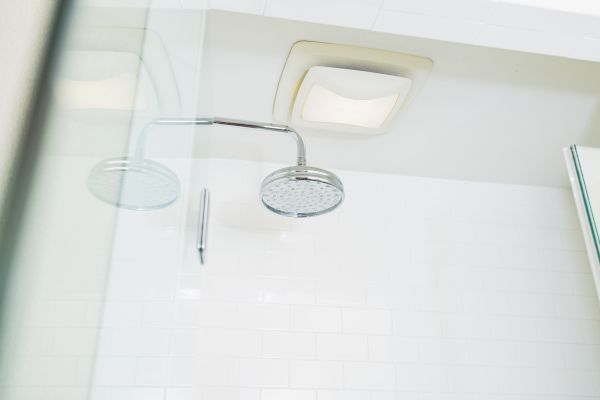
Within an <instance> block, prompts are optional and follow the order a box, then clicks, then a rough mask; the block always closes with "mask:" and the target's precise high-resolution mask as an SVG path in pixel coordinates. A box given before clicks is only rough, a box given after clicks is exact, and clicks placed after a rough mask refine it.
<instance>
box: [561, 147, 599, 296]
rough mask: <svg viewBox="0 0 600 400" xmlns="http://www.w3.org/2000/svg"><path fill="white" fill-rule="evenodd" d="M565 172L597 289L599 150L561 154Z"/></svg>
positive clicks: (568, 150)
mask: <svg viewBox="0 0 600 400" xmlns="http://www.w3.org/2000/svg"><path fill="white" fill-rule="evenodd" d="M565 155H566V159H567V168H568V170H569V177H570V180H571V186H572V188H573V194H574V196H575V202H576V204H577V209H578V213H579V218H580V221H581V225H582V228H583V234H584V238H585V242H586V247H587V251H588V255H589V258H590V262H591V264H592V272H593V274H594V279H595V281H596V288H600V238H599V236H598V225H597V223H596V221H597V218H599V217H600V149H596V148H591V147H581V146H571V147H570V148H568V149H566V150H565Z"/></svg>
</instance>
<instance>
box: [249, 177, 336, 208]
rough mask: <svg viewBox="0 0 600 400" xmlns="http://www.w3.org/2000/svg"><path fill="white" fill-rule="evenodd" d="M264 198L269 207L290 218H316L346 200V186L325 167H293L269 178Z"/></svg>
mask: <svg viewBox="0 0 600 400" xmlns="http://www.w3.org/2000/svg"><path fill="white" fill-rule="evenodd" d="M260 199H261V201H262V203H263V204H264V205H265V207H267V208H268V209H269V210H271V211H273V212H274V213H277V214H280V215H285V216H287V217H295V218H302V217H313V216H316V215H321V214H325V213H327V212H329V211H332V210H334V209H335V208H336V207H337V206H339V205H340V204H341V203H342V201H343V200H344V185H343V184H342V181H340V179H339V178H338V177H337V176H336V175H335V174H333V173H332V172H329V171H326V170H324V169H320V168H315V167H307V166H293V167H286V168H282V169H279V170H277V171H275V172H273V173H272V174H270V175H269V176H267V177H266V178H265V180H264V181H263V183H262V187H261V192H260Z"/></svg>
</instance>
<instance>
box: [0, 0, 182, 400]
mask: <svg viewBox="0 0 600 400" xmlns="http://www.w3.org/2000/svg"><path fill="white" fill-rule="evenodd" d="M59 3H60V2H59ZM63 3H64V2H63ZM88 3H94V5H93V6H91V5H90V6H86V5H85V4H83V2H66V4H65V5H64V6H63V7H61V10H60V14H59V18H58V26H57V27H56V29H57V30H58V32H59V34H57V35H56V38H57V39H56V40H55V42H54V43H52V46H51V49H52V51H51V52H50V56H49V59H48V60H46V62H47V68H46V70H45V71H46V72H45V75H44V77H43V80H42V85H41V88H40V91H41V92H40V93H41V94H40V98H41V101H39V102H38V105H37V106H36V109H35V110H34V113H33V114H32V120H34V121H35V122H34V124H33V125H34V127H33V128H32V129H31V130H30V131H29V132H28V135H27V136H26V139H25V151H24V154H25V157H24V159H23V160H21V161H20V168H18V169H17V174H18V184H17V187H16V188H15V191H14V192H13V193H12V195H11V196H10V201H9V203H8V206H9V207H10V209H8V211H7V212H6V215H8V216H9V220H8V224H7V230H6V231H4V232H3V236H2V237H3V239H4V240H3V242H2V249H1V250H2V251H1V252H0V258H1V260H0V265H2V267H3V268H2V274H3V275H2V280H1V282H2V285H3V286H2V291H1V295H2V305H3V308H2V314H0V317H1V320H0V327H1V329H0V335H1V337H0V339H1V343H0V345H1V347H0V349H1V352H0V357H1V358H0V362H1V364H0V383H1V386H0V398H2V399H25V398H27V399H69V400H80V399H87V398H89V396H90V393H91V392H90V383H91V378H92V374H93V369H94V364H95V355H96V352H97V349H96V343H97V340H98V333H99V331H100V329H99V327H100V321H101V312H102V309H103V302H104V298H105V290H106V282H107V278H108V273H109V263H110V260H111V257H112V246H113V236H114V235H113V233H114V229H115V226H116V218H117V216H118V212H117V209H116V208H114V207H110V206H107V205H106V204H104V203H102V202H100V201H98V200H97V199H96V198H95V197H94V196H93V195H92V194H91V193H90V191H89V190H88V188H87V184H88V176H89V171H90V169H91V168H92V167H93V166H94V165H95V164H96V163H97V162H98V160H101V159H105V158H109V157H115V156H119V155H124V154H126V153H127V151H128V147H129V140H130V131H132V127H135V121H136V118H137V115H138V114H139V113H141V112H143V113H145V114H146V115H147V114H148V113H153V112H154V113H156V112H158V111H157V110H158V109H159V107H160V106H163V104H162V101H164V102H165V104H164V106H165V107H170V106H171V105H172V103H171V100H172V99H171V97H169V94H170V93H169V92H167V93H162V92H160V93H159V92H158V90H154V91H152V92H149V91H144V90H145V89H146V88H147V87H145V86H143V85H141V84H140V79H139V78H140V77H143V76H144V75H147V74H148V71H147V68H146V67H145V64H146V59H145V50H146V48H145V45H146V40H145V38H146V29H145V27H146V23H147V20H148V12H149V7H148V4H147V2H145V1H135V6H134V7H124V6H123V5H122V4H125V3H126V4H129V3H131V2H109V3H112V4H117V3H122V4H121V5H119V6H114V7H112V6H102V3H103V2H100V1H94V2H88ZM9 240H10V242H9Z"/></svg>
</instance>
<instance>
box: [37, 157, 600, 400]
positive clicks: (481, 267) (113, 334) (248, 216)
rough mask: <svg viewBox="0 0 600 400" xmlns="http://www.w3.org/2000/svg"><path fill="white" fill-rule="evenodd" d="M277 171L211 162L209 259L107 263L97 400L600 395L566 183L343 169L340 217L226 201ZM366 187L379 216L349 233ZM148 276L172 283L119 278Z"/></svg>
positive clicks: (588, 295)
mask: <svg viewBox="0 0 600 400" xmlns="http://www.w3.org/2000/svg"><path fill="white" fill-rule="evenodd" d="M275 168H276V166H274V165H266V164H256V163H250V162H243V161H232V160H219V159H213V160H211V167H210V169H211V175H210V181H209V182H208V186H209V188H210V190H211V193H213V197H212V198H213V207H212V209H211V210H212V211H211V215H210V218H211V224H210V232H209V234H210V240H209V243H210V249H209V251H210V258H209V261H208V263H207V264H206V265H204V266H200V265H199V264H198V261H197V259H196V258H194V257H184V256H182V255H181V254H179V255H177V254H175V256H174V257H173V260H172V262H169V261H168V257H165V258H164V259H163V258H159V259H160V260H167V261H157V260H156V259H154V260H149V259H148V254H147V253H145V252H138V253H132V252H130V251H127V252H126V253H125V258H124V259H122V260H117V261H118V262H117V263H115V264H114V265H113V267H112V268H113V271H112V273H113V274H112V275H111V279H110V284H109V287H108V290H107V297H108V299H107V302H106V304H105V307H104V314H103V315H104V320H105V321H103V322H102V323H101V326H102V327H103V328H102V329H101V333H100V342H99V343H100V348H101V350H102V352H101V355H100V358H99V360H98V365H97V366H96V375H95V384H96V388H95V390H96V392H97V393H98V395H97V396H98V398H97V400H117V399H122V398H123V396H126V397H127V398H128V400H129V399H134V400H137V399H140V400H141V399H142V398H144V399H145V398H150V399H153V398H154V397H158V398H161V399H162V397H160V396H163V397H164V398H165V399H166V400H188V399H194V400H198V399H199V400H206V399H210V400H215V399H216V400H220V399H223V400H273V399H283V400H287V399H290V400H341V399H343V400H398V399H403V400H404V399H415V400H425V399H428V400H439V399H452V400H453V399H457V400H458V399H460V400H464V399H467V400H473V399H481V398H486V399H503V400H508V399H511V400H515V399H535V400H539V399H546V398H551V399H554V400H558V399H560V400H565V399H580V400H583V399H587V400H589V399H590V398H597V397H598V396H600V387H599V386H598V383H597V380H596V379H594V378H595V377H597V376H598V374H600V364H599V362H598V359H600V312H599V307H598V303H597V300H596V297H595V293H594V292H593V287H590V285H589V282H591V275H590V271H589V267H588V266H587V260H586V256H585V253H584V249H583V247H582V246H581V243H580V240H581V238H580V237H579V236H578V231H577V229H578V226H577V223H578V222H577V220H576V219H574V218H571V214H572V209H571V208H570V207H572V204H571V203H570V202H569V201H565V198H566V199H569V197H565V196H563V194H564V192H566V191H565V190H562V189H550V188H534V187H525V186H511V185H498V184H485V183H469V182H453V181H445V180H437V179H427V178H414V177H402V176H394V175H373V174H366V173H358V172H348V171H338V172H339V175H340V177H341V178H342V179H343V180H344V182H345V184H346V186H347V192H348V193H357V195H356V197H354V198H352V197H349V198H348V199H347V202H346V203H345V204H343V205H342V207H341V208H340V209H339V210H337V211H336V212H334V213H332V214H331V215H329V216H327V217H328V218H331V219H324V220H317V219H307V220H284V222H285V223H279V222H278V221H277V220H273V219H272V218H273V217H272V216H271V215H269V214H268V213H267V212H266V211H264V210H263V209H262V208H261V207H260V205H259V204H258V202H257V201H255V200H253V198H252V196H245V195H244V196H238V200H237V202H236V201H233V202H232V200H231V199H229V198H227V197H226V196H224V193H228V191H231V187H225V186H227V185H232V184H233V185H234V186H237V184H236V180H244V181H245V182H244V185H246V186H247V187H250V186H251V185H250V184H251V183H252V184H254V183H255V184H256V185H259V183H260V181H261V179H262V176H261V173H262V172H265V171H270V170H271V169H275ZM235 171H245V172H244V173H240V174H239V175H238V174H234V172H235ZM261 171H262V172H261ZM373 182H376V183H373ZM244 185H242V182H240V187H241V186H244ZM367 185H371V186H369V188H370V190H372V193H370V195H374V196H375V197H376V198H377V197H379V198H381V199H382V201H381V205H380V206H379V207H375V208H371V209H370V213H371V215H372V216H373V218H362V219H360V220H357V222H356V223H357V224H360V226H361V229H352V224H353V221H354V219H353V217H354V216H355V215H356V214H357V212H358V211H361V210H362V211H364V209H363V207H365V204H367V203H365V202H364V201H363V200H365V199H363V200H361V199H359V197H360V192H361V189H363V188H364V187H366V186H367ZM255 189H256V188H254V189H253V190H255ZM384 191H385V196H384ZM407 193H409V194H407ZM567 194H568V193H567ZM432 197H433V198H432ZM398 199H403V201H405V203H404V204H405V206H403V207H397V203H396V202H397V201H398ZM436 199H437V200H436ZM442 199H447V200H448V201H447V202H443V201H441V200H442ZM420 203H423V204H425V203H426V204H428V205H429V208H428V207H425V206H423V207H421V206H419V204H420ZM236 204H237V207H238V209H244V213H234V214H233V215H232V214H231V213H230V212H229V211H230V210H231V206H232V205H236ZM182 206H183V205H182ZM391 210H393V211H394V212H391ZM493 210H498V212H497V213H496V212H493ZM184 214H185V213H184ZM243 214H245V215H243ZM172 215H173V218H174V221H181V220H180V219H178V218H180V217H179V216H178V215H179V214H178V213H173V214H172ZM248 221H252V222H248ZM341 221H343V223H342V222H341ZM164 222H165V221H164V220H163V222H162V223H163V225H162V226H163V227H164V226H168V225H169V224H166V225H165V224H164ZM157 223H158V222H157ZM177 223H179V222H175V223H174V224H173V225H174V226H176V224H177ZM419 224H429V226H432V227H434V228H436V227H443V229H445V232H446V233H448V235H445V234H444V235H442V234H440V232H433V231H430V232H429V233H424V231H421V230H419V229H418V228H419ZM189 225H190V228H183V231H182V232H181V233H180V234H179V235H178V237H179V238H180V239H179V240H181V241H184V240H186V239H185V238H186V237H188V236H190V235H191V236H192V237H193V231H191V229H192V228H191V226H192V225H193V224H189ZM400 225H402V226H403V229H401V230H400V229H394V228H395V226H400ZM128 226H129V228H131V229H135V226H134V225H128ZM342 227H343V229H342ZM146 228H147V226H145V225H141V226H140V227H139V229H146ZM170 229H173V227H171V228H170ZM365 230H366V231H368V232H369V235H365V234H364V232H365ZM120 240H122V242H121V243H120V245H121V246H124V247H127V240H128V236H127V235H121V236H120ZM359 243H360V244H362V246H360V247H359V246H358V245H356V244H359ZM173 249H179V250H176V252H177V251H179V252H182V253H183V252H186V251H187V250H186V249H185V248H184V246H183V245H175V246H173V247H166V248H165V249H164V251H165V252H171V251H174V250H173ZM365 249H366V250H365ZM192 250H193V249H192ZM156 251H160V249H156ZM231 254H235V255H236V257H231ZM116 257H117V258H118V254H116ZM148 261H153V263H152V264H147V262H148ZM144 265H153V266H152V267H150V268H151V269H149V271H154V270H159V271H161V273H160V275H159V276H160V277H161V278H160V279H150V280H146V279H145V278H144V277H143V275H139V274H138V275H134V276H135V277H137V278H127V277H126V275H124V274H122V273H120V272H122V271H132V270H133V271H138V272H143V271H144V269H143V268H144ZM122 278H123V279H124V280H127V282H128V283H127V285H128V287H129V288H130V290H131V291H132V292H134V293H137V294H136V295H135V296H131V295H129V296H124V294H125V292H124V291H123V284H122V283H120V280H121V279H122ZM160 282H162V283H163V285H164V286H165V288H164V290H160V287H159V286H160ZM147 285H149V287H152V290H142V289H143V288H144V287H148V286H147ZM157 285H158V286H157ZM167 287H169V288H171V289H168V290H167ZM78 310H79V309H78V308H77V307H73V308H72V309H71V312H72V313H74V314H75V315H78V314H77V312H78ZM84 311H85V309H84ZM84 311H82V315H81V318H82V319H85V312H84ZM53 318H54V317H53ZM61 318H62V317H61V316H56V319H55V321H57V322H59V323H60V322H61V321H63V322H64V318H62V319H61ZM65 318H66V317H65ZM53 321H54V320H53ZM48 322H49V321H48ZM61 329H72V328H69V327H64V328H61ZM36 343H37V344H36ZM48 346H50V347H48V349H52V348H55V349H56V350H54V351H56V352H61V351H64V352H72V351H77V344H76V343H74V344H73V346H72V347H70V346H68V345H67V344H66V343H56V344H55V345H54V346H56V347H52V345H51V344H49V345H48ZM32 348H33V349H36V348H39V349H42V351H52V350H43V349H45V348H46V347H45V346H44V343H43V341H42V342H39V341H35V340H34V341H33V342H32ZM550 381H551V383H550ZM145 396H147V397H145Z"/></svg>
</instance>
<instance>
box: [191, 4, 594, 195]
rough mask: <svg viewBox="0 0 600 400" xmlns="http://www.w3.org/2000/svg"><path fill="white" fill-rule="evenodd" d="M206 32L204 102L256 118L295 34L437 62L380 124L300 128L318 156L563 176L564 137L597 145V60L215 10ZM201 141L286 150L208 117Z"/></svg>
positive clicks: (510, 176) (437, 173)
mask: <svg viewBox="0 0 600 400" xmlns="http://www.w3.org/2000/svg"><path fill="white" fill-rule="evenodd" d="M207 38H208V42H207V50H206V57H207V59H208V61H209V62H208V63H207V65H208V67H209V68H208V69H209V71H205V73H206V74H207V77H208V78H207V81H208V83H207V84H205V85H204V89H203V90H205V91H209V92H210V94H211V96H210V97H211V102H212V108H213V110H212V112H213V113H214V115H218V116H224V117H231V118H243V119H250V120H259V121H260V120H262V121H271V118H272V117H271V113H272V106H273V98H274V95H275V91H276V88H277V82H278V79H279V76H280V74H281V70H282V68H283V65H284V63H285V59H286V56H287V53H288V51H289V49H290V47H291V46H292V44H293V43H294V42H296V41H298V40H314V41H322V42H335V43H344V44H353V45H359V46H366V47H373V48H380V49H385V50H392V51H399V52H405V53H411V54H416V55H420V56H425V57H429V58H431V59H432V60H433V61H434V67H433V71H432V73H431V75H430V76H429V78H428V79H427V80H426V81H425V83H424V85H423V87H422V89H421V91H420V93H418V94H417V96H416V98H415V99H414V101H413V102H412V103H411V104H410V106H409V107H408V108H405V109H404V111H403V112H401V113H400V115H399V116H398V118H397V120H396V121H395V123H393V125H392V129H391V132H389V133H388V134H385V135H382V136H376V137H366V138H365V137H360V138H357V137H354V136H345V135H333V134H324V133H318V132H310V131H301V132H300V133H301V134H302V135H303V136H304V137H305V141H306V145H307V151H308V160H309V164H312V165H315V166H320V167H325V168H343V169H352V170H361V171H373V172H384V173H394V174H403V175H417V176H429V177H443V178H453V179H466V180H477V181H490V182H504V183H518V184H532V185H545V186H566V185H567V175H566V172H565V167H564V163H563V159H562V153H561V148H562V147H564V146H567V145H569V144H572V143H577V144H586V145H600V133H599V132H598V131H599V130H600V109H599V106H600V105H599V103H598V101H599V99H600V64H596V63H590V62H584V61H574V60H568V59H563V58H557V57H550V56H540V55H532V54H526V53H518V52H511V51H505V50H496V49H489V48H483V47H476V46H468V45H461V44H454V43H448V42H442V41H435V40H427V39H416V38H410V37H401V36H396V35H391V34H382V33H374V32H368V31H361V30H357V29H348V28H339V27H331V26H326V25H320V24H312V23H304V22H292V21H287V20H280V19H273V18H267V17H262V16H251V15H243V14H236V13H228V12H221V11H211V12H209V13H208V19H207ZM205 94H206V92H205ZM203 111H205V110H203ZM267 136H268V137H267ZM200 143H201V144H200V145H198V148H197V154H206V153H205V147H206V141H204V140H203V141H201V142H200ZM209 147H210V155H212V156H217V157H226V158H239V159H252V160H267V161H277V162H284V163H291V162H293V160H294V157H293V154H294V153H293V143H292V142H291V141H289V140H288V139H287V138H277V137H276V136H272V135H265V136H257V135H255V134H254V133H252V132H250V131H241V130H238V129H235V128H226V127H218V128H215V129H214V132H213V134H212V135H211V140H210V146H209Z"/></svg>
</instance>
